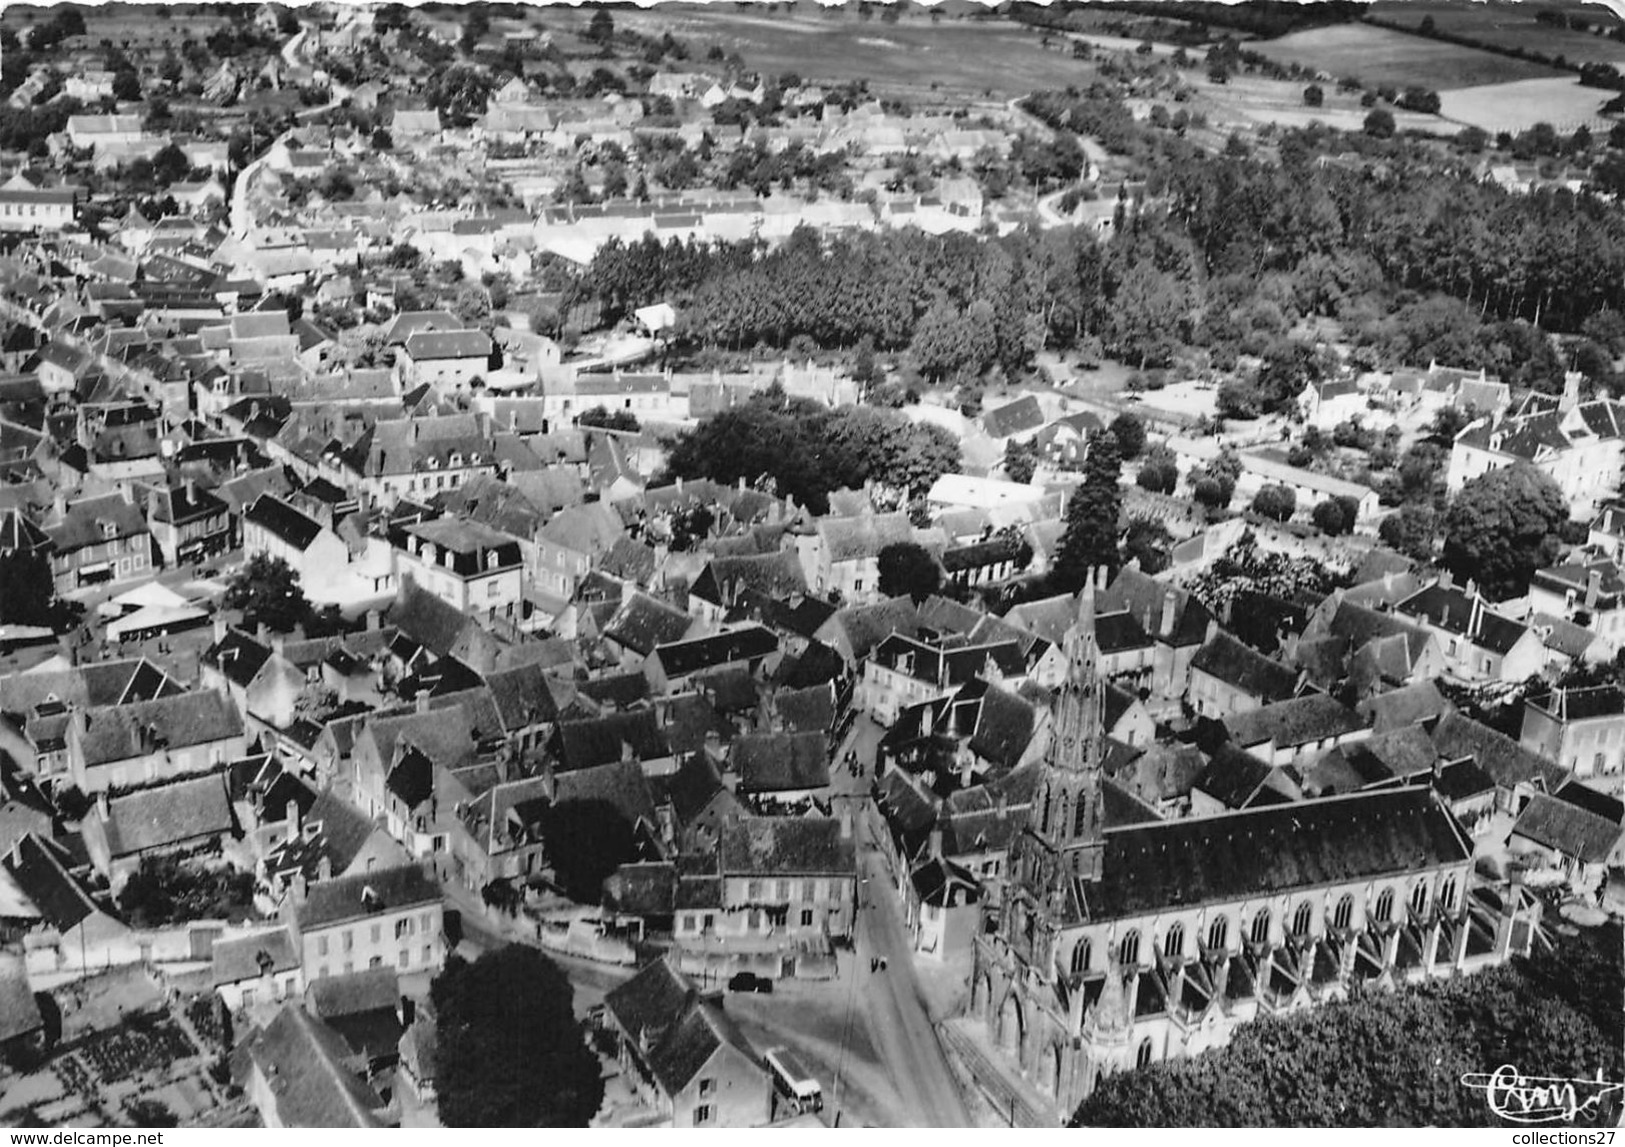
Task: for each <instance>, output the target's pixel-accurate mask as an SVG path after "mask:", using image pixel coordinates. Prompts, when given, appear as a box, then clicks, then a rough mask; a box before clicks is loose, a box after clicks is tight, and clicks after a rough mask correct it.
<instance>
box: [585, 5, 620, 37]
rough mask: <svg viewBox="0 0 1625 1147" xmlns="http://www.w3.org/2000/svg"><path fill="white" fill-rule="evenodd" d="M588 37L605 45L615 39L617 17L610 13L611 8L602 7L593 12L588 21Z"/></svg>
mask: <svg viewBox="0 0 1625 1147" xmlns="http://www.w3.org/2000/svg"><path fill="white" fill-rule="evenodd" d="M586 38H587V39H589V40H591V41H592V42H593V43H595V44H604V45H608V44H609V43H610V42H611V41H612V40H614V39H615V18H614V17H613V16H611V15H610V14H609V9H607V8H600V9H598V10H597V11H596V12H594V13H593V14H592V19H591V20H589V21H587V35H586Z"/></svg>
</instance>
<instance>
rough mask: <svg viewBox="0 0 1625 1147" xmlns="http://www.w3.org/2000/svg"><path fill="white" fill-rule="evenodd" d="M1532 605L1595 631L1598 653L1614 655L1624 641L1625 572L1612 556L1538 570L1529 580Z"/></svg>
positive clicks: (1546, 613) (1537, 612) (1606, 655)
mask: <svg viewBox="0 0 1625 1147" xmlns="http://www.w3.org/2000/svg"><path fill="white" fill-rule="evenodd" d="M1529 607H1530V609H1531V611H1532V612H1533V613H1535V614H1545V615H1548V616H1550V617H1555V618H1561V619H1563V620H1565V621H1568V622H1572V623H1574V624H1576V625H1579V626H1581V627H1583V628H1584V629H1586V630H1588V631H1589V632H1591V633H1593V634H1595V635H1596V637H1597V641H1596V645H1597V651H1596V655H1597V656H1600V657H1612V656H1613V655H1614V653H1615V652H1617V651H1618V650H1619V648H1620V647H1621V645H1622V644H1625V576H1621V573H1620V568H1619V564H1618V562H1616V561H1615V560H1614V559H1613V558H1600V559H1581V560H1576V561H1568V562H1564V563H1562V564H1560V565H1555V566H1549V567H1547V568H1546V569H1540V570H1536V571H1535V574H1534V576H1533V577H1532V578H1530V580H1529Z"/></svg>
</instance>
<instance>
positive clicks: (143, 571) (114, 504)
mask: <svg viewBox="0 0 1625 1147" xmlns="http://www.w3.org/2000/svg"><path fill="white" fill-rule="evenodd" d="M143 509H144V508H143V507H141V506H137V505H136V503H135V498H134V495H133V493H132V492H131V489H130V487H129V486H125V487H123V489H122V491H121V492H120V493H117V494H104V495H101V496H100V497H93V498H81V499H79V500H78V501H76V502H71V503H70V502H68V501H66V500H65V499H64V498H63V497H62V495H61V494H60V492H59V493H58V494H57V501H56V504H55V507H54V508H53V511H52V513H51V515H50V516H49V517H47V518H46V519H45V521H44V522H43V523H41V525H42V528H43V529H44V530H45V535H46V537H48V538H49V539H50V540H51V547H52V548H51V578H52V580H53V581H54V582H55V583H56V592H57V593H58V594H68V593H72V592H73V591H75V590H78V589H81V588H84V587H88V586H94V585H100V584H102V583H104V582H119V581H126V580H128V579H130V578H133V577H146V576H148V575H149V574H150V572H151V570H152V542H151V532H150V531H149V529H148V527H147V520H146V515H145V513H144V512H143Z"/></svg>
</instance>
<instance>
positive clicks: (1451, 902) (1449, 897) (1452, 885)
mask: <svg viewBox="0 0 1625 1147" xmlns="http://www.w3.org/2000/svg"><path fill="white" fill-rule="evenodd" d="M1439 907H1440V908H1442V909H1444V911H1446V912H1454V911H1455V910H1456V878H1455V877H1454V876H1450V877H1446V878H1445V882H1444V883H1443V884H1442V885H1440V886H1439Z"/></svg>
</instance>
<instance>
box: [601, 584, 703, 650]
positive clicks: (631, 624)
mask: <svg viewBox="0 0 1625 1147" xmlns="http://www.w3.org/2000/svg"><path fill="white" fill-rule="evenodd" d="M693 623H694V619H693V618H692V617H690V616H689V615H688V614H686V613H684V612H683V611H682V610H680V609H678V608H677V607H676V606H671V605H667V604H666V603H665V602H663V601H659V600H657V599H656V598H652V597H650V596H649V595H648V594H646V593H633V594H632V596H631V597H629V598H628V599H627V600H626V601H624V602H622V603H621V605H620V607H619V608H618V609H617V610H616V611H615V616H614V617H613V618H612V619H611V620H610V623H609V625H608V626H607V627H606V628H605V630H604V636H605V637H607V638H609V639H610V640H612V641H614V642H615V643H616V644H617V645H620V646H623V647H625V648H627V649H630V650H631V651H632V652H634V653H641V654H643V655H644V656H648V655H649V654H650V653H652V652H654V649H655V646H657V645H663V644H666V643H668V642H673V641H680V640H682V638H683V635H684V634H686V633H687V632H688V630H689V627H690V626H691V625H692V624H693Z"/></svg>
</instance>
